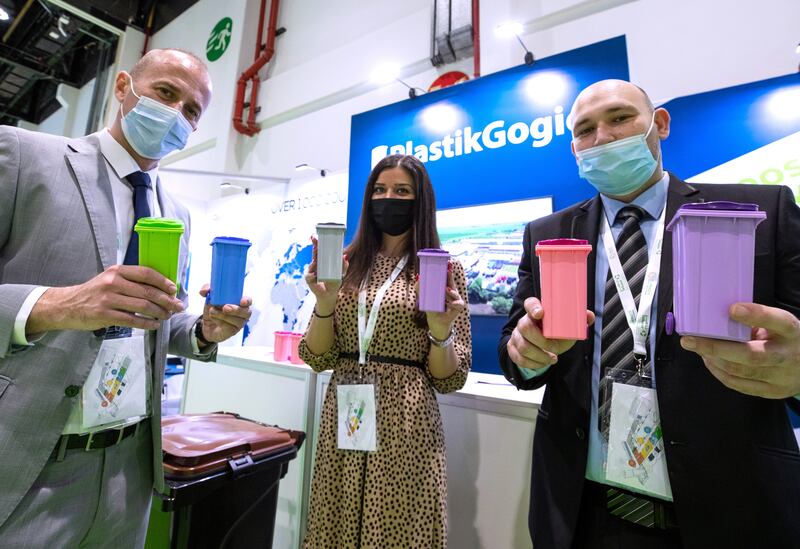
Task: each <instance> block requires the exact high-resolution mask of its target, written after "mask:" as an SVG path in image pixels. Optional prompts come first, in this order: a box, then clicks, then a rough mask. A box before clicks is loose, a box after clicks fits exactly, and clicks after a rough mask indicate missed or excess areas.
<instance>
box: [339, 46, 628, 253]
mask: <svg viewBox="0 0 800 549" xmlns="http://www.w3.org/2000/svg"><path fill="white" fill-rule="evenodd" d="M605 78H619V79H624V80H627V79H628V62H627V51H626V43H625V38H624V37H618V38H613V39H610V40H606V41H603V42H599V43H596V44H592V45H590V46H585V47H582V48H579V49H575V50H572V51H568V52H565V53H561V54H558V55H554V56H551V57H547V58H543V59H539V60H537V61H536V63H535V64H534V65H533V66H527V65H521V66H518V67H513V68H511V69H508V70H504V71H501V72H498V73H495V74H491V75H488V76H484V77H481V78H480V79H477V80H473V81H469V82H465V83H463V84H458V85H456V86H452V87H449V88H445V89H442V90H438V91H435V92H432V93H427V94H424V95H421V96H418V97H416V98H414V99H409V100H406V101H401V102H399V103H395V104H393V105H388V106H386V107H382V108H379V109H375V110H372V111H368V112H365V113H362V114H358V115H356V116H353V119H352V127H351V135H350V181H349V190H348V208H347V227H348V237H347V239H348V240H350V239H351V238H352V236H353V234H355V229H356V226H357V224H358V217H359V213H360V210H361V202H362V200H361V198H362V196H363V193H364V188H365V185H366V181H367V178H368V176H369V172H370V170H371V168H372V167H373V166H374V165H375V164H376V163H377V162H378V161H379V160H380V159H381V158H383V157H384V156H386V155H389V154H396V153H403V154H413V155H416V156H417V157H418V158H420V160H422V161H423V162H425V165H426V167H427V168H428V172H429V173H430V176H431V180H432V182H433V185H434V188H435V190H436V201H437V206H438V207H439V208H440V209H445V208H456V207H464V206H471V205H476V204H485V203H494V202H505V201H514V200H524V199H531V198H538V197H546V196H549V197H552V198H553V208H554V209H555V210H557V209H561V208H564V207H566V206H569V205H570V204H573V203H574V202H577V201H579V200H582V199H585V198H587V197H589V196H591V195H592V194H594V193H593V190H592V188H591V187H590V186H589V185H588V184H587V183H586V182H584V181H583V180H581V179H579V178H578V171H577V168H576V166H575V160H574V158H573V157H572V154H571V151H570V141H571V134H570V130H569V126H568V124H567V116H568V114H569V109H570V108H571V106H572V102H573V101H574V100H575V97H576V96H577V94H578V93H579V92H580V90H582V89H583V88H585V87H586V86H588V85H589V84H591V83H593V82H596V81H598V80H602V79H605Z"/></svg>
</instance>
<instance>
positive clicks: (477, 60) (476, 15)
mask: <svg viewBox="0 0 800 549" xmlns="http://www.w3.org/2000/svg"><path fill="white" fill-rule="evenodd" d="M472 49H473V51H474V52H475V53H474V55H473V56H472V62H473V65H474V66H473V69H474V74H475V78H480V76H481V8H480V0H472Z"/></svg>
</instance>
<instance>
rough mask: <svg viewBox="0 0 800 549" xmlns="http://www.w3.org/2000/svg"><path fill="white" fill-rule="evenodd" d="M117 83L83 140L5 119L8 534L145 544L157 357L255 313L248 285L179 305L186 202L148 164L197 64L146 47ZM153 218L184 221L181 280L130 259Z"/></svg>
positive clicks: (3, 397)
mask: <svg viewBox="0 0 800 549" xmlns="http://www.w3.org/2000/svg"><path fill="white" fill-rule="evenodd" d="M114 95H115V97H116V99H117V100H118V101H119V102H120V110H119V112H118V114H117V117H116V119H115V121H114V124H113V125H112V126H111V128H108V129H105V130H102V131H100V132H98V133H95V134H92V135H89V136H86V137H83V138H79V139H68V138H64V137H56V136H48V135H44V134H38V133H33V132H28V131H24V130H20V129H17V128H11V127H0V464H2V473H0V546H2V547H79V546H80V547H98V546H102V547H141V546H142V545H143V544H144V537H145V533H146V529H147V520H148V512H149V507H150V501H151V494H152V488H153V486H154V485H155V487H156V488H157V489H159V488H162V487H163V483H164V480H163V473H162V469H161V446H160V444H161V438H160V437H161V432H160V408H159V406H160V387H161V384H162V376H163V367H164V358H165V354H166V352H167V350H168V351H169V352H170V353H173V354H178V355H182V356H186V357H190V358H193V359H197V360H213V359H214V357H215V356H216V343H217V342H220V341H223V340H225V339H227V338H229V337H231V336H233V335H234V334H235V333H237V332H238V331H239V330H240V329H241V328H242V326H243V325H244V323H245V322H246V321H247V319H248V318H249V316H250V304H251V301H250V299H249V298H243V299H242V301H241V302H240V304H239V305H238V306H235V305H225V306H224V307H222V308H220V307H210V306H208V305H206V307H205V310H204V312H203V315H202V316H200V317H198V316H196V315H195V316H193V315H189V314H187V313H186V312H184V308H185V305H186V302H187V296H186V293H185V287H184V285H185V276H184V275H185V273H186V266H187V258H188V244H189V214H188V211H187V210H186V209H185V208H184V207H182V206H181V205H179V204H178V203H176V202H175V201H174V200H173V199H172V198H171V197H170V196H169V194H168V193H167V192H166V191H165V190H164V189H163V186H162V185H161V184H160V182H159V180H158V175H157V171H158V162H159V160H160V159H161V158H162V157H163V156H164V155H166V154H168V153H169V152H171V151H173V150H177V149H181V148H183V147H184V146H185V144H186V139H187V138H188V136H189V134H190V133H191V132H192V131H194V129H195V128H196V127H197V123H198V121H199V119H200V117H201V115H202V113H203V111H204V110H205V109H206V107H207V106H208V103H209V100H210V99H211V81H210V78H209V75H208V71H207V69H206V67H205V65H204V64H203V62H202V61H200V59H198V58H197V57H195V56H194V55H192V54H190V53H188V52H184V51H180V50H154V51H151V52H149V53H148V54H147V55H145V56H144V57H143V58H142V59H141V60H140V61H139V62H138V63H137V64H136V66H135V67H134V68H133V69H132V70H131V72H130V74H129V73H127V72H124V71H123V72H120V73H119V74H118V75H117V77H116V80H115V85H114ZM150 216H153V217H159V216H160V217H166V218H172V219H179V220H181V221H183V223H184V226H185V229H186V230H185V233H184V234H183V236H182V237H181V253H180V258H179V266H178V273H180V274H179V277H180V280H179V282H180V283H179V284H178V285H177V286H176V285H175V284H173V282H172V281H170V280H169V279H167V278H165V277H164V276H162V275H161V274H159V273H158V272H156V271H154V270H151V269H149V268H146V267H140V266H138V265H137V263H138V238H137V236H136V235H135V233H133V232H132V227H133V225H134V224H135V222H136V220H137V219H138V218H140V217H150ZM207 292H208V287H207V286H204V287H203V289H202V290H201V292H200V293H201V295H206V293H207ZM154 473H155V474H154Z"/></svg>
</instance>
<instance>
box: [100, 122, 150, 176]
mask: <svg viewBox="0 0 800 549" xmlns="http://www.w3.org/2000/svg"><path fill="white" fill-rule="evenodd" d="M97 139H98V140H99V141H100V152H101V153H102V155H103V157H104V158H105V159H106V161H107V162H108V164H109V165H110V166H111V169H112V170H114V173H116V174H117V177H119V178H120V179H121V180H122V181H125V178H126V177H128V176H129V175H130V174H132V173H133V172H138V171H141V168H139V165H138V164H137V163H136V161H135V160H134V159H133V157H132V156H131V155H130V153H128V151H126V150H125V147H123V146H122V145H120V144H119V142H118V141H117V140H116V139H114V137H113V136H112V135H111V132H110V131H109V130H108V128H106V129H104V130H102V131H100V132H98V134H97ZM145 173H146V174H147V175H149V176H150V181H151V183H152V185H153V190H155V187H156V180H157V178H158V164H156V167H155V168H153V169H152V170H148V171H146V172H145Z"/></svg>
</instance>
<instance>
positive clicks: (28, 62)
mask: <svg viewBox="0 0 800 549" xmlns="http://www.w3.org/2000/svg"><path fill="white" fill-rule="evenodd" d="M20 58H27V59H20ZM0 63H5V64H6V65H11V66H12V67H17V68H21V69H27V70H29V71H32V72H33V73H34V74H35V75H36V76H38V77H39V78H48V79H52V80H55V81H56V82H66V80H64V79H63V78H60V77H58V76H56V75H55V74H54V73H53V71H52V69H51V68H50V67H48V66H47V65H45V64H43V63H40V62H39V61H38V60H36V59H35V58H33V57H32V56H30V55H27V54H26V53H25V52H22V51H20V50H18V49H16V48H12V47H11V46H7V45H6V44H3V43H0Z"/></svg>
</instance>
